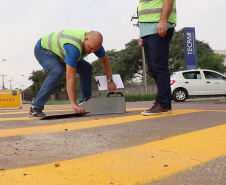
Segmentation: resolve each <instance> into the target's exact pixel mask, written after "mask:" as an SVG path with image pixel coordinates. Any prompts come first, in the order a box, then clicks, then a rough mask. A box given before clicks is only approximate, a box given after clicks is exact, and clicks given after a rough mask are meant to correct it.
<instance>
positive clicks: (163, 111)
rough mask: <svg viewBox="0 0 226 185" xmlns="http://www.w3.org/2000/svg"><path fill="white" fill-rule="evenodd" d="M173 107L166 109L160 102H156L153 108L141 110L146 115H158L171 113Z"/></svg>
mask: <svg viewBox="0 0 226 185" xmlns="http://www.w3.org/2000/svg"><path fill="white" fill-rule="evenodd" d="M170 113H172V109H164V108H162V107H161V105H160V104H155V105H154V106H153V107H152V108H150V109H148V110H144V111H143V112H141V114H142V115H144V116H150V115H157V114H170Z"/></svg>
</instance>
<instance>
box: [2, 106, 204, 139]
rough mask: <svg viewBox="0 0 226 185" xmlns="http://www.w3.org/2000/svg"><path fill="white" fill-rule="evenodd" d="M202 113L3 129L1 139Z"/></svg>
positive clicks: (175, 112)
mask: <svg viewBox="0 0 226 185" xmlns="http://www.w3.org/2000/svg"><path fill="white" fill-rule="evenodd" d="M200 111H202V110H178V111H173V113H172V114H167V115H156V116H143V115H140V114H139V115H133V116H124V117H115V118H106V119H99V120H88V121H79V122H72V123H62V124H57V125H46V126H36V127H25V128H14V129H1V130H0V138H1V137H10V136H22V135H32V134H48V133H57V132H63V131H65V129H67V130H68V131H73V130H80V129H87V128H94V127H100V126H106V125H115V124H120V123H127V122H133V121H139V120H146V119H152V118H159V117H164V116H175V115H180V114H188V113H194V112H200ZM40 121H41V120H40Z"/></svg>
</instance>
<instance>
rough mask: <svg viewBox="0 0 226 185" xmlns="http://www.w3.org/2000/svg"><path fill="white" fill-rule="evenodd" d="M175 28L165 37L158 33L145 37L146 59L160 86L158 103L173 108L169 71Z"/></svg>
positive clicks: (158, 86)
mask: <svg viewBox="0 0 226 185" xmlns="http://www.w3.org/2000/svg"><path fill="white" fill-rule="evenodd" d="M173 33H174V28H170V29H168V31H167V34H166V36H165V37H160V36H159V35H158V34H153V35H148V36H145V37H143V45H144V52H145V60H146V63H147V66H148V71H149V73H150V74H151V75H152V76H153V77H154V79H155V83H156V85H157V88H158V92H157V97H156V102H155V103H156V104H160V105H161V106H162V107H163V108H167V109H171V101H172V96H171V88H170V73H169V64H168V62H169V43H170V40H171V38H172V36H173Z"/></svg>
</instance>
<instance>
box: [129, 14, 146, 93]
mask: <svg viewBox="0 0 226 185" xmlns="http://www.w3.org/2000/svg"><path fill="white" fill-rule="evenodd" d="M133 19H138V17H136V16H131V21H132V20H133ZM133 26H136V27H138V23H137V24H133ZM141 50H142V68H143V84H144V89H145V94H148V86H147V73H146V63H145V55H144V47H143V46H141Z"/></svg>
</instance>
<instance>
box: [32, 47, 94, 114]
mask: <svg viewBox="0 0 226 185" xmlns="http://www.w3.org/2000/svg"><path fill="white" fill-rule="evenodd" d="M34 53H35V57H36V59H37V60H38V62H39V64H40V65H41V66H42V67H43V69H44V70H45V71H46V72H47V73H48V74H49V75H48V76H47V78H46V79H45V81H44V82H43V84H42V87H41V88H40V90H39V92H38V94H37V96H36V97H35V101H34V103H33V104H32V105H33V106H34V107H37V108H39V109H41V110H43V109H44V105H45V103H46V102H47V101H48V100H49V98H50V96H51V94H52V92H53V90H54V89H55V87H56V85H57V83H58V82H59V81H60V79H61V77H62V75H63V72H64V70H65V63H61V62H60V61H59V57H58V56H57V55H56V54H55V53H53V52H51V51H48V50H46V49H43V48H39V47H37V46H35V50H34ZM77 73H78V74H79V77H80V88H81V91H82V97H81V99H80V101H82V100H83V99H84V98H90V96H91V85H92V65H91V64H90V63H88V62H87V61H85V60H84V59H81V60H80V61H78V65H77Z"/></svg>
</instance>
